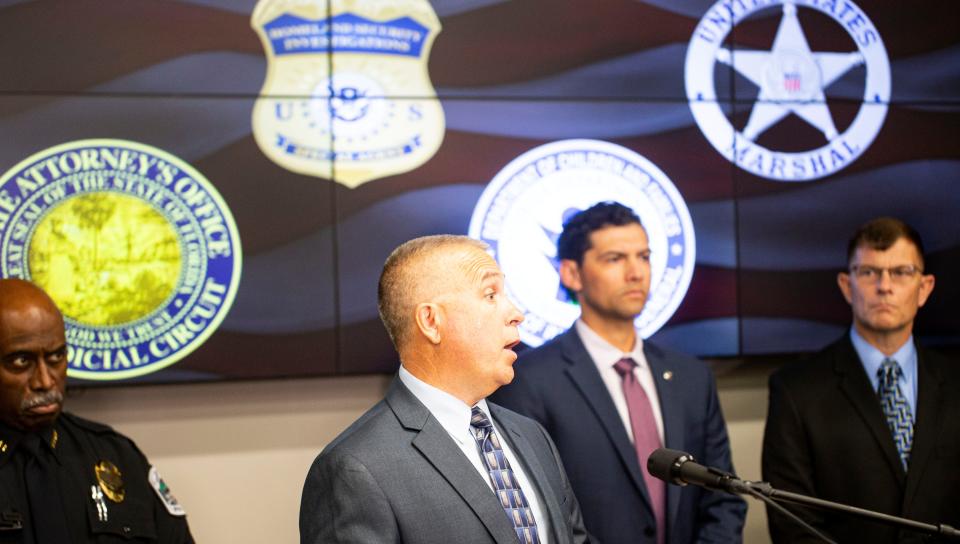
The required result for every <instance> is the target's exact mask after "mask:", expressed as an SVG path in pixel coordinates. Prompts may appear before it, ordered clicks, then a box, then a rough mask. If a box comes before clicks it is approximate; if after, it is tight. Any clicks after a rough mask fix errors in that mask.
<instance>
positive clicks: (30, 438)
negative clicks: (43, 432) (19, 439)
mask: <svg viewBox="0 0 960 544" xmlns="http://www.w3.org/2000/svg"><path fill="white" fill-rule="evenodd" d="M42 440H43V439H42V438H41V437H40V435H38V434H28V435H27V436H26V437H25V438H24V440H23V449H24V451H25V452H26V453H28V454H29V456H28V458H27V462H26V465H25V466H24V470H23V472H24V474H23V479H24V482H25V483H26V485H27V501H29V504H30V523H31V524H32V525H33V534H34V541H35V542H36V543H37V544H67V543H69V542H70V536H69V535H68V533H67V522H66V518H65V517H64V509H63V503H62V502H61V497H60V486H59V484H58V482H57V474H56V467H55V466H54V465H55V463H56V462H55V461H54V460H53V459H52V458H51V454H50V453H49V452H48V451H47V447H46V446H45V445H44V444H43V443H42Z"/></svg>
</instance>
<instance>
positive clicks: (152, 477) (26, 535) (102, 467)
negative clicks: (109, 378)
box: [0, 413, 193, 544]
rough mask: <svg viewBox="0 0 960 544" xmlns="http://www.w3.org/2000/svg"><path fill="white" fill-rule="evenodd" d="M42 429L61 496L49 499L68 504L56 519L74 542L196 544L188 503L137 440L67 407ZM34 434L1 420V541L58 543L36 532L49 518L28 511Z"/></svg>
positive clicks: (41, 433)
mask: <svg viewBox="0 0 960 544" xmlns="http://www.w3.org/2000/svg"><path fill="white" fill-rule="evenodd" d="M39 434H40V439H41V442H42V444H40V446H42V449H44V450H45V454H46V455H47V457H45V459H47V460H48V461H49V460H50V459H52V461H51V462H47V464H46V465H45V466H47V467H48V468H47V469H46V470H50V471H52V473H53V476H52V478H51V481H55V482H56V486H57V487H58V488H59V494H60V500H59V502H49V498H48V499H46V500H48V502H47V503H46V504H57V505H62V506H61V508H62V513H61V514H59V517H56V516H57V514H56V513H54V514H53V515H54V518H53V519H59V520H62V521H60V523H63V524H65V525H66V534H67V535H69V538H70V544H83V543H87V542H91V543H109V542H127V543H130V542H158V543H164V544H166V543H173V544H177V543H192V542H193V538H192V537H191V535H190V529H189V527H188V526H187V520H186V517H185V515H184V512H183V509H182V508H181V507H180V505H179V504H178V503H177V501H176V499H175V498H174V497H173V495H172V494H170V490H169V488H167V487H166V485H165V484H164V483H163V480H162V479H160V477H159V474H157V473H156V471H155V470H154V469H153V468H152V467H151V466H150V463H149V462H148V461H147V459H146V457H145V456H144V455H143V453H141V452H140V450H139V449H138V448H137V446H136V444H134V443H133V441H132V440H130V439H129V438H127V437H125V436H123V435H121V434H119V433H117V432H116V431H114V430H113V429H111V428H110V427H107V426H106V425H101V424H99V423H95V422H92V421H88V420H85V419H83V418H80V417H77V416H74V415H72V414H69V413H62V414H61V415H60V417H59V418H57V422H56V423H55V424H54V426H53V427H52V428H48V429H45V430H44V431H42V432H40V433H39ZM29 440H30V439H29V437H28V436H27V435H26V434H25V433H23V432H20V431H17V430H14V429H10V428H8V427H6V426H4V425H2V424H0V544H6V543H12V542H16V543H18V544H60V543H46V542H37V539H36V537H35V534H36V532H35V527H34V525H35V524H34V519H37V518H38V519H39V520H40V521H41V522H42V521H44V520H49V519H50V517H48V516H46V515H44V514H40V515H39V516H35V515H32V514H33V513H32V512H31V511H30V510H31V509H30V504H31V502H30V497H29V496H28V490H27V485H28V483H27V482H28V478H25V468H26V467H27V465H28V463H30V462H31V459H32V457H33V454H32V453H31V452H30V449H29V446H28V443H29ZM34 497H36V493H34ZM35 500H36V498H35ZM35 504H36V503H35ZM41 534H44V532H43V531H41Z"/></svg>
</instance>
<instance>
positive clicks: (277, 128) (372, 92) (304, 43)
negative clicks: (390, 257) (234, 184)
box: [251, 0, 445, 188]
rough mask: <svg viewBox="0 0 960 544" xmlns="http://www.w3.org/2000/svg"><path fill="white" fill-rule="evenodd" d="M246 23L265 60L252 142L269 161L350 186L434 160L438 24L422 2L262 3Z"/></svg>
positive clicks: (439, 115)
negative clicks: (433, 56)
mask: <svg viewBox="0 0 960 544" xmlns="http://www.w3.org/2000/svg"><path fill="white" fill-rule="evenodd" d="M328 7H329V12H328ZM251 25H252V26H253V28H254V29H255V30H256V31H257V33H258V34H259V35H260V39H261V41H262V42H263V47H264V50H265V51H266V57H267V75H266V79H265V81H264V84H263V89H262V90H261V93H260V94H261V97H260V98H259V99H257V101H256V104H255V105H254V108H253V120H252V124H253V135H254V137H255V139H256V141H257V145H258V146H259V147H260V149H261V150H262V151H263V153H264V154H265V155H266V156H267V157H268V158H270V160H272V161H273V162H275V163H277V164H279V165H280V166H282V167H284V168H286V169H288V170H291V171H293V172H297V173H301V174H307V175H311V176H317V177H321V178H329V179H335V180H336V181H338V182H340V183H342V184H344V185H346V186H348V187H351V188H353V187H356V186H358V185H360V184H362V183H365V182H367V181H370V180H373V179H377V178H381V177H384V176H388V175H392V174H398V173H401V172H406V171H409V170H412V169H414V168H416V167H418V166H420V165H421V164H423V163H424V162H426V161H427V160H429V159H430V158H431V157H432V156H433V155H434V153H436V151H437V149H438V148H439V147H440V143H441V142H442V140H443V133H444V128H445V125H444V116H443V109H442V107H441V106H440V101H439V100H437V98H436V91H435V90H434V88H433V85H432V84H431V82H430V77H429V74H428V72H427V60H428V59H429V56H430V48H431V46H432V44H433V40H434V39H435V38H436V35H437V34H438V33H439V32H440V21H439V19H438V18H437V16H436V14H435V13H434V12H433V9H432V8H431V7H430V4H429V3H428V2H427V1H426V0H364V1H363V2H360V1H356V0H331V1H330V2H329V6H328V3H327V2H321V1H310V0H260V3H259V4H257V7H256V9H255V10H254V12H253V16H252V17H251ZM398 97H399V98H398Z"/></svg>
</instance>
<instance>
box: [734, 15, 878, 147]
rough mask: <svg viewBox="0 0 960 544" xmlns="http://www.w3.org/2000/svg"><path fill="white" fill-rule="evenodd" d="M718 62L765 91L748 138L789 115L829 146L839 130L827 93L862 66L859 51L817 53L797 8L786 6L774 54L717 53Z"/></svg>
mask: <svg viewBox="0 0 960 544" xmlns="http://www.w3.org/2000/svg"><path fill="white" fill-rule="evenodd" d="M717 60H718V61H720V62H722V63H724V64H727V65H730V66H732V67H733V69H734V70H736V71H737V72H739V73H740V74H741V75H743V76H744V77H746V78H747V79H749V80H750V81H751V82H752V83H753V84H754V85H756V86H758V87H760V94H759V95H758V96H757V100H756V102H754V105H753V110H752V111H751V112H750V119H749V120H748V121H747V125H746V126H745V127H744V128H743V136H744V137H745V138H747V139H748V140H750V141H754V140H756V138H757V137H758V136H760V135H761V134H763V132H764V131H765V130H767V129H768V128H770V127H771V126H773V125H774V124H776V123H777V122H779V121H780V120H781V119H783V118H784V117H786V116H787V115H788V114H790V113H794V114H796V115H797V116H798V117H800V118H801V119H803V120H804V121H806V122H808V123H810V124H811V125H812V126H813V127H815V128H816V129H817V130H819V131H820V132H822V133H823V135H824V137H825V138H826V139H827V140H828V141H830V140H833V139H834V138H835V137H836V136H837V128H836V126H834V124H833V118H832V117H831V116H830V109H829V108H828V107H827V102H826V97H825V96H824V94H823V90H824V89H825V88H827V87H829V86H830V84H831V83H833V82H834V81H836V80H837V78H839V77H840V76H842V75H843V74H845V73H847V72H848V71H849V70H850V69H851V68H853V67H854V66H857V65H859V64H863V62H864V59H863V55H861V54H860V53H859V52H858V51H854V52H852V53H813V52H811V51H810V46H809V45H808V44H807V39H806V37H805V36H804V35H803V29H802V28H800V21H798V20H797V7H796V6H794V5H793V4H791V3H785V4H784V5H783V17H782V18H781V19H780V27H779V28H778V29H777V36H776V38H774V40H773V47H772V48H771V50H770V51H745V50H736V51H734V52H731V51H730V50H729V49H724V48H721V49H718V50H717Z"/></svg>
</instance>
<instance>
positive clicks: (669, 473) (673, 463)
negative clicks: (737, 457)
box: [647, 448, 749, 493]
mask: <svg viewBox="0 0 960 544" xmlns="http://www.w3.org/2000/svg"><path fill="white" fill-rule="evenodd" d="M647 472H649V473H650V475H651V476H653V477H654V478H658V479H660V480H663V481H665V482H667V483H669V484H675V485H681V486H683V485H687V484H693V485H697V486H701V487H705V488H707V489H713V490H716V491H728V492H730V493H742V492H745V491H746V488H747V487H749V486H748V485H747V484H746V483H745V482H744V481H743V480H741V479H739V478H737V477H736V476H734V475H733V474H730V473H729V472H724V471H722V470H720V469H716V468H713V467H705V466H703V465H701V464H699V463H697V462H696V460H695V459H694V458H693V456H692V455H690V454H689V453H686V452H683V451H677V450H670V449H667V448H659V449H656V450H654V451H653V453H651V454H650V457H649V458H648V459H647Z"/></svg>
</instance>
